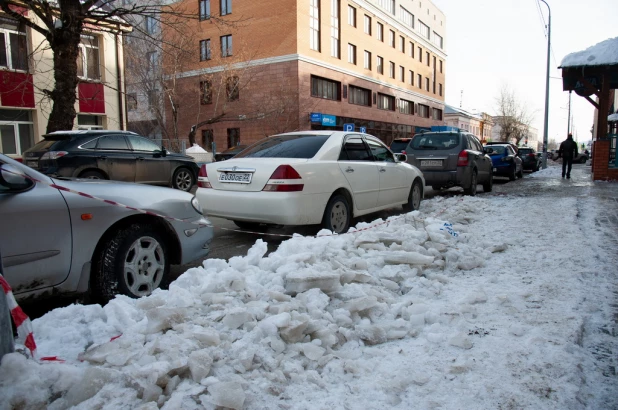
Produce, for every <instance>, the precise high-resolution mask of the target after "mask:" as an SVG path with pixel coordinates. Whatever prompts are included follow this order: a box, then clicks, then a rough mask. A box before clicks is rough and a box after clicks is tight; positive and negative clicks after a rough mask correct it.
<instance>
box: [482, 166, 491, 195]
mask: <svg viewBox="0 0 618 410" xmlns="http://www.w3.org/2000/svg"><path fill="white" fill-rule="evenodd" d="M493 189H494V173H493V171H492V170H489V178H488V179H487V181H485V183H484V184H483V192H491V191H493Z"/></svg>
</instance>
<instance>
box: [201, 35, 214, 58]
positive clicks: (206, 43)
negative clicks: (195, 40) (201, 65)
mask: <svg viewBox="0 0 618 410" xmlns="http://www.w3.org/2000/svg"><path fill="white" fill-rule="evenodd" d="M211 58H212V54H211V51H210V39H208V40H200V61H206V60H210V59H211Z"/></svg>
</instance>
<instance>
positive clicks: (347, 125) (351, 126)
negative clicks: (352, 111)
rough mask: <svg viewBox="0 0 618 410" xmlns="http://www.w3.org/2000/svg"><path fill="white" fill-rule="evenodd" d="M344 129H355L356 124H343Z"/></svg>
mask: <svg viewBox="0 0 618 410" xmlns="http://www.w3.org/2000/svg"><path fill="white" fill-rule="evenodd" d="M343 130H344V131H354V124H343Z"/></svg>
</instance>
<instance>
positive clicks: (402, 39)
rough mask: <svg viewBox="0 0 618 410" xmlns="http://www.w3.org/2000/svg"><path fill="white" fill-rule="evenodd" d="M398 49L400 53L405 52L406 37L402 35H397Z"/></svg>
mask: <svg viewBox="0 0 618 410" xmlns="http://www.w3.org/2000/svg"><path fill="white" fill-rule="evenodd" d="M399 51H401V52H402V53H405V52H406V39H405V37H402V36H399Z"/></svg>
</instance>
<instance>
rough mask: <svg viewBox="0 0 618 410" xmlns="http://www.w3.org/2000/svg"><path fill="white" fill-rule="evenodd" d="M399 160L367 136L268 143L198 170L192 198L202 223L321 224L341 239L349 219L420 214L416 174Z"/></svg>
mask: <svg viewBox="0 0 618 410" xmlns="http://www.w3.org/2000/svg"><path fill="white" fill-rule="evenodd" d="M400 155H405V154H397V155H394V154H393V153H392V152H391V151H390V149H389V148H388V147H387V146H386V145H384V144H383V143H382V142H381V141H380V140H379V139H378V138H376V137H374V136H371V135H367V134H360V133H354V132H343V131H303V132H293V133H286V134H279V135H274V136H271V137H268V138H265V139H263V140H261V141H258V142H256V143H255V144H253V145H251V146H249V147H248V148H246V149H245V150H244V151H242V152H241V153H240V154H238V155H237V156H235V157H234V158H232V159H229V160H227V161H225V162H213V163H209V164H206V165H202V168H201V170H200V173H199V177H198V189H197V194H196V196H197V198H198V200H199V202H200V204H201V205H202V207H203V208H204V209H205V212H206V213H207V214H208V215H209V216H217V217H221V218H226V219H230V220H232V221H234V223H235V224H236V225H237V226H238V227H240V228H243V229H253V228H255V227H256V226H257V225H259V224H274V225H314V224H321V225H322V226H323V227H324V228H326V229H328V230H331V231H333V232H335V233H342V232H346V231H347V230H348V228H349V227H350V221H351V220H352V218H353V217H358V216H361V215H365V214H369V213H372V212H376V211H380V210H382V209H387V208H392V207H395V206H399V205H403V208H404V210H406V211H413V210H416V209H418V208H419V206H420V203H421V199H422V198H423V195H424V188H425V180H424V178H423V174H422V172H421V171H420V170H419V169H418V168H416V167H414V166H412V165H409V164H407V163H406V162H405V157H400Z"/></svg>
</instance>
